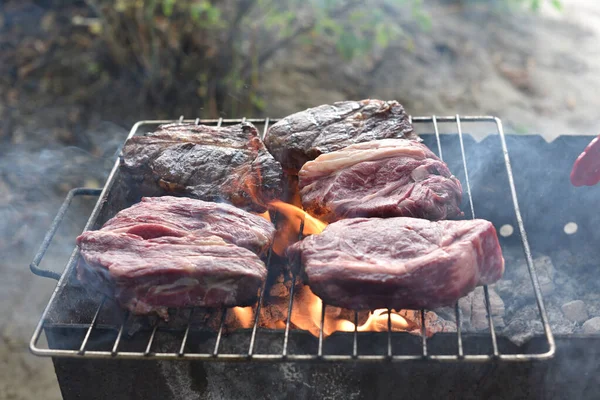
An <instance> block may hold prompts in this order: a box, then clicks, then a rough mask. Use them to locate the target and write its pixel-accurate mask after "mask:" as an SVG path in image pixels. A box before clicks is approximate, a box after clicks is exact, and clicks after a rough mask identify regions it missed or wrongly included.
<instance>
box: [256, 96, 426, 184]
mask: <svg viewBox="0 0 600 400" xmlns="http://www.w3.org/2000/svg"><path fill="white" fill-rule="evenodd" d="M386 138H407V139H418V138H417V135H416V134H415V133H414V132H413V128H412V125H411V123H410V121H409V118H408V114H406V111H404V107H402V105H400V104H399V103H398V102H397V101H382V100H373V99H368V100H362V101H341V102H337V103H334V104H333V105H321V106H318V107H314V108H309V109H307V110H305V111H301V112H298V113H295V114H292V115H290V116H288V117H286V118H283V119H282V120H281V121H278V122H277V123H276V124H274V125H273V126H271V128H270V129H269V131H268V132H267V135H266V137H265V144H266V145H267V147H268V148H269V151H270V152H271V154H273V156H274V157H275V159H276V160H277V161H279V162H280V163H281V165H282V166H283V168H284V169H285V170H286V171H287V172H288V173H290V174H292V175H293V174H296V173H298V171H299V170H300V168H301V167H302V165H303V164H304V163H305V162H307V161H309V160H314V159H315V158H317V157H318V156H319V155H321V154H324V153H329V152H332V151H335V150H339V149H341V148H344V147H346V146H349V145H351V144H354V143H361V142H368V141H371V140H379V139H386Z"/></svg>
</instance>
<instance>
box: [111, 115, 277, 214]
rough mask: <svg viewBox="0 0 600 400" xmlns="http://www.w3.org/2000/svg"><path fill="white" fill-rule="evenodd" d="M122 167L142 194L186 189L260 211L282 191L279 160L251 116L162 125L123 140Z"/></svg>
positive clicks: (187, 193) (178, 192)
mask: <svg viewBox="0 0 600 400" xmlns="http://www.w3.org/2000/svg"><path fill="white" fill-rule="evenodd" d="M121 169H122V171H123V172H124V175H125V176H126V177H127V184H128V185H131V186H133V187H134V189H135V190H137V192H139V194H140V196H159V195H164V194H171V195H183V196H188V197H194V198H197V199H201V200H209V201H226V202H229V203H231V204H233V205H235V206H237V207H240V208H244V209H247V210H250V211H257V212H264V211H266V207H265V205H266V204H267V203H268V202H269V201H271V200H273V199H276V198H279V197H280V195H281V191H282V184H281V179H282V173H283V172H282V169H281V165H280V164H279V163H278V162H277V161H275V159H273V157H272V156H271V154H269V152H268V151H267V149H266V148H265V146H264V144H263V142H262V141H261V140H260V137H259V135H258V131H257V130H256V128H255V127H254V125H252V124H251V123H247V122H246V123H242V124H238V125H233V126H226V127H220V128H219V127H214V126H205V125H198V126H196V125H194V124H169V125H162V126H160V127H159V129H158V131H156V132H154V133H150V134H148V135H147V136H134V137H132V138H131V139H129V140H128V141H127V143H125V146H124V148H123V158H122V160H121ZM135 190H134V191H135Z"/></svg>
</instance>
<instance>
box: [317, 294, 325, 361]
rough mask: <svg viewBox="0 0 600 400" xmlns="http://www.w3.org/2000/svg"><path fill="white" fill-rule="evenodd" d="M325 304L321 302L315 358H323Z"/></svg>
mask: <svg viewBox="0 0 600 400" xmlns="http://www.w3.org/2000/svg"><path fill="white" fill-rule="evenodd" d="M326 307H327V304H325V303H324V302H323V300H321V325H320V327H319V349H318V350H317V356H319V357H322V356H323V328H324V327H325V308H326Z"/></svg>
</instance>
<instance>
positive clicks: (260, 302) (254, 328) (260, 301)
mask: <svg viewBox="0 0 600 400" xmlns="http://www.w3.org/2000/svg"><path fill="white" fill-rule="evenodd" d="M274 220H276V217H274ZM272 253H273V247H272V246H271V247H270V248H269V252H268V254H267V271H268V270H269V269H270V266H271V254H272ZM265 290H267V280H266V279H265V282H264V283H263V286H262V288H261V289H260V294H259V297H258V304H257V305H256V313H255V315H254V324H253V325H252V336H251V337H250V345H249V346H248V357H252V355H253V354H254V344H255V342H256V334H257V331H258V321H259V319H260V310H261V308H262V306H263V302H264V299H265Z"/></svg>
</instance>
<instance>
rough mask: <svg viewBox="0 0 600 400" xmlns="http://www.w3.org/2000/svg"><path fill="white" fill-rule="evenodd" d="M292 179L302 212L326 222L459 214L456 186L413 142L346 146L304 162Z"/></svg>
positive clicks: (440, 163) (427, 152)
mask: <svg viewBox="0 0 600 400" xmlns="http://www.w3.org/2000/svg"><path fill="white" fill-rule="evenodd" d="M298 175H299V179H300V182H299V187H300V196H301V198H302V205H303V207H304V209H305V210H306V211H307V212H309V213H310V214H311V215H313V216H315V217H317V218H319V219H321V220H323V221H327V222H333V221H337V220H339V219H343V218H352V217H400V216H403V217H416V218H426V219H430V220H438V219H446V218H453V217H457V216H460V215H462V212H461V211H460V209H459V206H460V202H461V199H462V188H461V185H460V182H459V181H458V179H456V178H455V177H454V176H453V175H452V174H451V173H450V171H449V170H448V166H447V165H446V164H444V162H443V161H441V160H440V159H439V158H438V157H437V156H436V155H435V154H433V153H432V152H431V150H429V149H428V148H427V146H425V145H424V144H422V143H418V142H416V141H414V140H406V139H383V140H375V141H372V142H365V143H359V144H355V145H352V146H348V147H345V148H343V149H342V150H338V151H334V152H332V153H328V154H323V155H321V156H319V157H318V158H317V159H316V160H314V161H309V162H307V163H306V164H304V166H303V167H302V169H301V170H300V173H299V174H298Z"/></svg>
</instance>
